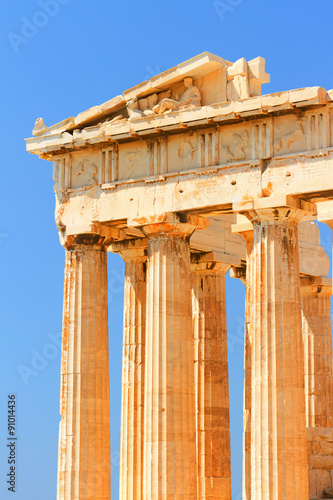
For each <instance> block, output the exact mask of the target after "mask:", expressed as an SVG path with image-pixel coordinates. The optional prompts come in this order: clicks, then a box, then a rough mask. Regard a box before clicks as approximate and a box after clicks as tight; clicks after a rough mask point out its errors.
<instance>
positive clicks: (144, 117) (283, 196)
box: [27, 52, 333, 500]
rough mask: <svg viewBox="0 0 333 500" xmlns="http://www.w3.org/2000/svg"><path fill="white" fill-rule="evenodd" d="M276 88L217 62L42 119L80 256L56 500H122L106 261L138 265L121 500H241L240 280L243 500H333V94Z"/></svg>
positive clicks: (70, 272) (130, 273)
mask: <svg viewBox="0 0 333 500" xmlns="http://www.w3.org/2000/svg"><path fill="white" fill-rule="evenodd" d="M266 82H269V75H268V74H267V73H266V72H265V61H264V60H263V59H262V58H261V57H257V58H256V59H253V60H251V61H248V62H247V61H245V59H239V60H238V61H236V62H235V63H232V62H229V61H226V60H225V59H222V58H221V57H218V56H216V55H213V54H210V53H207V52H205V53H203V54H200V55H198V56H197V57H194V58H193V59H190V60H189V61H186V62H184V63H182V64H180V65H178V66H176V67H174V68H172V69H170V70H168V71H166V72H164V73H162V74H160V75H157V76H155V77H154V78H152V79H151V80H149V81H146V82H143V83H141V84H139V85H137V86H136V87H134V88H131V89H130V90H126V91H125V92H123V94H122V95H119V96H117V97H114V98H113V99H111V100H110V101H108V102H105V103H104V104H101V105H99V106H95V107H93V108H91V109H89V110H87V111H84V112H82V113H80V114H79V115H78V116H76V117H71V118H67V119H65V120H64V121H62V122H60V123H57V124H56V125H53V126H51V127H47V126H46V125H45V124H44V121H43V120H42V119H41V118H39V119H38V120H37V121H36V124H35V128H34V130H33V137H32V138H30V139H27V149H28V151H29V152H31V153H34V154H37V155H39V156H40V158H43V159H47V160H50V161H52V162H53V178H54V183H55V185H54V191H55V196H56V213H55V219H56V224H57V228H58V231H59V235H60V241H61V244H62V245H63V246H64V248H65V254H66V258H65V282H64V308H63V338H62V361H61V401H60V413H61V422H60V430H59V460H58V493H57V500H92V499H94V500H110V409H109V408H110V404H109V403H110V394H109V347H108V299H107V294H108V290H107V258H106V256H107V252H116V253H119V254H120V255H121V256H122V258H123V259H124V261H125V276H124V282H125V303H124V332H123V373H122V409H121V464H120V497H119V498H120V499H121V500H158V499H159V500H172V499H174V500H181V499H183V500H185V499H186V500H194V499H201V500H204V499H205V500H217V499H219V500H231V473H230V471H231V459H230V425H229V387H230V388H231V390H232V381H229V380H228V356H227V327H226V290H225V276H226V273H227V272H229V270H230V272H231V273H232V276H233V277H234V278H237V279H241V280H242V281H243V283H244V284H245V286H246V321H245V328H244V336H245V357H244V359H245V365H244V372H245V384H244V449H243V499H244V500H250V499H251V500H282V499H284V500H286V499H287V500H305V499H322V498H333V489H332V488H333V399H332V398H333V369H332V337H331V320H330V296H331V293H332V283H331V280H329V279H328V272H329V264H330V263H329V259H328V257H327V255H326V253H325V251H324V249H323V248H322V247H321V246H320V234H319V229H318V226H317V224H316V222H315V221H316V220H318V221H321V222H324V223H326V224H328V225H329V226H330V227H331V228H333V91H332V90H331V91H326V90H325V89H323V88H321V87H311V88H302V89H296V90H289V91H284V92H279V93H275V94H268V95H262V92H261V86H262V84H265V83H266ZM235 300H237V298H235ZM111 328H112V326H111ZM111 397H112V396H111ZM239 487H240V486H239ZM236 500H239V498H237V499H236Z"/></svg>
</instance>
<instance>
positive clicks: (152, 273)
mask: <svg viewBox="0 0 333 500" xmlns="http://www.w3.org/2000/svg"><path fill="white" fill-rule="evenodd" d="M195 227H196V226H195V225H192V224H189V223H180V222H179V219H178V218H177V217H176V216H173V214H170V216H169V217H168V221H167V222H166V221H165V222H161V223H155V224H147V225H145V226H144V227H143V228H142V229H143V231H144V233H145V234H146V235H147V237H148V262H147V316H146V321H147V324H146V373H145V402H144V404H145V417H144V420H145V428H144V442H145V443H144V446H145V448H144V485H143V497H144V499H147V500H148V499H149V500H171V499H174V500H180V499H184V500H185V499H186V500H194V499H196V498H197V488H196V444H195V435H196V432H195V413H194V407H195V405H194V350H193V333H192V307H191V269H190V248H189V237H190V235H191V234H192V232H193V231H194V230H195Z"/></svg>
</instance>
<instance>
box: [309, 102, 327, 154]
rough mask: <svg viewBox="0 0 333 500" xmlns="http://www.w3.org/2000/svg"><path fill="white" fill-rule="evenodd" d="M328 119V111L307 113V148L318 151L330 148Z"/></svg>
mask: <svg viewBox="0 0 333 500" xmlns="http://www.w3.org/2000/svg"><path fill="white" fill-rule="evenodd" d="M330 135H331V132H330V117H329V113H328V111H326V110H324V109H321V110H319V111H314V110H313V111H310V112H308V113H307V148H308V150H310V149H320V148H328V147H329V146H330Z"/></svg>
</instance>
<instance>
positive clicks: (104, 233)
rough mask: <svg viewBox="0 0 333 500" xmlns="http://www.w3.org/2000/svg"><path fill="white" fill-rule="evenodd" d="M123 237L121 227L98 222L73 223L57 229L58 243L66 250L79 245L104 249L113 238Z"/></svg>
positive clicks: (74, 248)
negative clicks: (78, 224)
mask: <svg viewBox="0 0 333 500" xmlns="http://www.w3.org/2000/svg"><path fill="white" fill-rule="evenodd" d="M125 237H126V235H125V233H124V231H122V230H121V229H117V228H114V227H109V226H105V225H103V224H99V223H91V224H84V225H81V226H76V225H73V226H68V227H66V228H65V229H64V230H63V231H59V238H60V243H61V244H62V246H63V247H64V248H66V250H76V249H78V248H79V247H90V248H95V249H96V250H105V249H106V248H107V247H108V246H109V245H110V243H111V242H112V241H113V240H122V239H124V238H125Z"/></svg>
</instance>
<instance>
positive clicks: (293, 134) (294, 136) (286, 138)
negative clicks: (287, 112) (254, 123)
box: [274, 118, 305, 153]
mask: <svg viewBox="0 0 333 500" xmlns="http://www.w3.org/2000/svg"><path fill="white" fill-rule="evenodd" d="M293 125H294V126H293V130H291V131H290V132H288V133H285V134H284V135H282V137H279V138H278V139H276V140H275V141H274V151H275V152H276V153H279V152H288V151H289V152H291V151H290V150H291V146H292V144H294V143H296V142H298V141H300V139H302V138H304V137H305V130H304V123H303V119H302V118H299V119H297V121H296V122H295V123H294V124H293ZM276 128H277V130H279V126H278V125H277V127H276ZM283 129H284V130H285V129H286V127H285V126H284V127H283Z"/></svg>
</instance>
